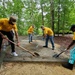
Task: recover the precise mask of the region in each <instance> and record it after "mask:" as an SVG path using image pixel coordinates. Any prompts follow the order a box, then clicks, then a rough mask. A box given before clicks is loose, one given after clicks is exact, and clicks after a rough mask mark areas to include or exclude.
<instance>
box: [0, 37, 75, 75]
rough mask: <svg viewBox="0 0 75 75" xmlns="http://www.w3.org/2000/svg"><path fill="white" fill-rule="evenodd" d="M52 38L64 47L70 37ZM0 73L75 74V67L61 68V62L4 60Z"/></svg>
mask: <svg viewBox="0 0 75 75" xmlns="http://www.w3.org/2000/svg"><path fill="white" fill-rule="evenodd" d="M20 38H21V39H22V38H24V37H20ZM54 40H55V43H57V44H59V45H60V46H61V47H65V48H66V47H67V46H68V45H69V44H70V42H71V40H72V38H70V37H68V36H66V37H62V36H60V37H55V38H54ZM0 75H75V67H74V69H73V70H72V71H71V70H68V69H65V68H63V67H62V65H61V63H45V62H43V63H41V62H40V63H23V62H4V63H3V65H2V67H1V69H0Z"/></svg>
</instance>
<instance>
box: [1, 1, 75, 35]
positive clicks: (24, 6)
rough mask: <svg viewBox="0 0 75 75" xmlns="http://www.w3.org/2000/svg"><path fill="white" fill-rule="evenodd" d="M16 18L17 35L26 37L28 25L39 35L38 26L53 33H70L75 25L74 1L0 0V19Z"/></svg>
mask: <svg viewBox="0 0 75 75" xmlns="http://www.w3.org/2000/svg"><path fill="white" fill-rule="evenodd" d="M10 15H15V16H16V17H17V26H18V30H19V35H26V34H27V30H28V28H29V26H30V25H32V24H34V25H35V27H36V29H35V32H36V33H37V34H40V32H41V31H40V29H39V28H40V26H41V25H44V26H48V27H51V28H52V29H53V31H54V33H57V34H58V36H59V33H62V34H63V35H64V34H65V33H70V26H71V25H72V24H74V23H75V0H0V18H6V17H8V18H9V16H10Z"/></svg>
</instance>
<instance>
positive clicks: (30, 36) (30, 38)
mask: <svg viewBox="0 0 75 75" xmlns="http://www.w3.org/2000/svg"><path fill="white" fill-rule="evenodd" d="M30 42H32V34H29V43H30Z"/></svg>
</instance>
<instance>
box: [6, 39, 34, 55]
mask: <svg viewBox="0 0 75 75" xmlns="http://www.w3.org/2000/svg"><path fill="white" fill-rule="evenodd" d="M6 40H8V41H9V42H11V43H13V44H14V45H16V46H17V47H19V48H21V49H23V50H25V51H27V52H29V53H30V54H32V55H33V56H35V54H34V53H32V52H30V51H29V50H27V49H25V48H24V47H22V46H20V45H19V46H18V45H17V44H16V43H14V42H12V41H11V40H9V39H6Z"/></svg>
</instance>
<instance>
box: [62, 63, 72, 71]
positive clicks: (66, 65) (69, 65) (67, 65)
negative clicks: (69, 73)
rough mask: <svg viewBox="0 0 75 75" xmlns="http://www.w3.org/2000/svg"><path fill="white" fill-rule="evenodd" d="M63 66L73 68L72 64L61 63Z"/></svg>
mask: <svg viewBox="0 0 75 75" xmlns="http://www.w3.org/2000/svg"><path fill="white" fill-rule="evenodd" d="M62 66H63V67H65V68H67V69H70V70H73V64H70V63H67V64H62Z"/></svg>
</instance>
